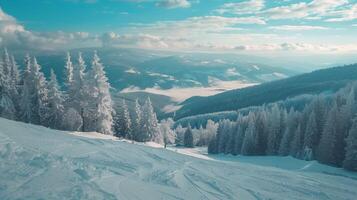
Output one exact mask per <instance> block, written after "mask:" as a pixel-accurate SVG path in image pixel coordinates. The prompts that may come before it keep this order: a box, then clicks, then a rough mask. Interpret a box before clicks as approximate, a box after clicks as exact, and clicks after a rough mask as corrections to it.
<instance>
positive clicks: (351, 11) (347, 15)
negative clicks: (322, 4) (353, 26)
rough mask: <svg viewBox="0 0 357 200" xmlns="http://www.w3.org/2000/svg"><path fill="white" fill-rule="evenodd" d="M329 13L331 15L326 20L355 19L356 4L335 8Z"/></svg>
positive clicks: (356, 12)
mask: <svg viewBox="0 0 357 200" xmlns="http://www.w3.org/2000/svg"><path fill="white" fill-rule="evenodd" d="M329 15H331V16H332V17H331V18H329V19H327V20H326V21H327V22H341V21H352V20H355V19H357V4H354V5H352V6H351V7H350V8H345V9H341V10H336V11H334V12H331V13H330V14H329Z"/></svg>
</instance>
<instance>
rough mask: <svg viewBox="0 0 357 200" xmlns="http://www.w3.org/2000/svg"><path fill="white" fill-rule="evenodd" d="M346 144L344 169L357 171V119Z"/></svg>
mask: <svg viewBox="0 0 357 200" xmlns="http://www.w3.org/2000/svg"><path fill="white" fill-rule="evenodd" d="M346 143H347V146H346V157H345V160H344V161H343V167H344V168H345V169H348V170H354V171H357V118H355V119H354V120H353V124H352V127H351V129H350V131H349V134H348V137H347V138H346Z"/></svg>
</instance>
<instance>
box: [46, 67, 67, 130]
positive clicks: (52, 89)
mask: <svg viewBox="0 0 357 200" xmlns="http://www.w3.org/2000/svg"><path fill="white" fill-rule="evenodd" d="M63 103H64V99H63V93H62V91H61V90H60V87H59V85H58V82H57V78H56V74H55V73H54V71H53V70H51V79H50V81H49V83H48V107H49V110H48V111H49V116H48V125H49V127H50V128H54V129H61V128H62V125H63V122H62V119H63V115H64V106H63Z"/></svg>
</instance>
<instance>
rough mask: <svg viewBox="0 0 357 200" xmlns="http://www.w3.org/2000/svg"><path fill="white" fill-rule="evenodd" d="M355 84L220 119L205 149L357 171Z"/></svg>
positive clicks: (356, 89) (212, 151)
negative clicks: (300, 101)
mask: <svg viewBox="0 0 357 200" xmlns="http://www.w3.org/2000/svg"><path fill="white" fill-rule="evenodd" d="M356 92H357V83H356V82H354V83H351V84H349V85H347V86H346V87H345V88H343V89H341V90H340V91H338V92H336V93H335V94H333V95H316V96H314V97H313V98H312V101H311V102H310V103H307V104H306V105H305V106H304V107H303V109H301V110H298V109H295V108H294V106H290V108H289V107H288V106H286V105H284V104H281V105H279V104H277V103H274V104H269V105H263V106H261V107H258V109H254V110H252V111H250V112H249V113H248V114H246V115H240V116H238V119H237V120H236V121H230V120H221V121H219V123H218V129H217V134H216V135H215V136H214V137H213V138H212V139H211V140H210V142H209V145H208V152H209V153H211V154H217V153H225V154H233V155H238V154H242V155H281V156H287V155H290V156H293V157H296V158H299V159H304V160H318V161H319V162H321V163H324V164H328V165H333V166H339V167H344V168H346V169H349V170H357V117H356V113H357V104H356V103H357V102H356V95H355V94H356Z"/></svg>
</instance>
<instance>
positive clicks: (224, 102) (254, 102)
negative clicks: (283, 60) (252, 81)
mask: <svg viewBox="0 0 357 200" xmlns="http://www.w3.org/2000/svg"><path fill="white" fill-rule="evenodd" d="M351 80H357V64H354V65H348V66H343V67H334V68H329V69H323V70H317V71H314V72H311V73H307V74H302V75H297V76H294V77H291V78H286V79H282V80H277V81H272V82H268V83H263V84H260V85H256V86H251V87H247V88H243V89H237V90H231V91H227V92H223V93H220V94H217V95H213V96H209V97H193V98H191V99H188V100H186V101H185V102H183V103H182V107H181V109H179V110H178V111H176V113H175V114H176V118H177V119H180V118H183V117H187V116H193V115H198V114H205V113H212V112H220V111H231V110H237V109H240V108H244V107H248V106H258V105H263V104H265V103H271V102H275V101H279V100H284V99H286V98H288V97H294V96H298V95H301V94H317V93H321V92H329V91H330V92H334V91H336V90H338V89H339V88H341V87H343V86H344V85H346V83H347V82H349V81H351Z"/></svg>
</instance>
